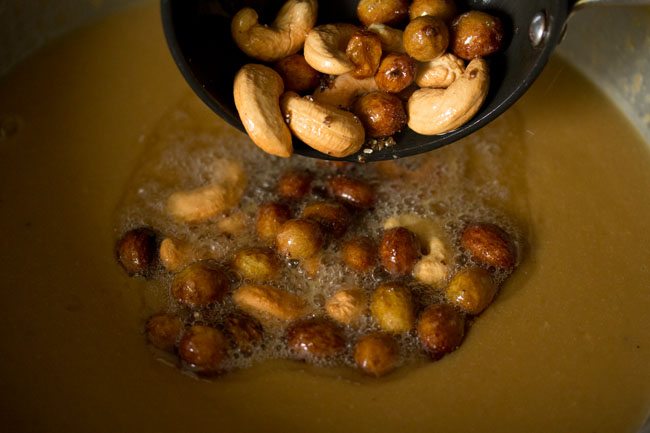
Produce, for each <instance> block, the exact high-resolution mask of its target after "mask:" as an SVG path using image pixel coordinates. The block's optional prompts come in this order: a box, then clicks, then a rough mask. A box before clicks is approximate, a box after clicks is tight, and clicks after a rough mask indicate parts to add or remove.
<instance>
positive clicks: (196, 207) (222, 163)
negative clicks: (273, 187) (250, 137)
mask: <svg viewBox="0 0 650 433" xmlns="http://www.w3.org/2000/svg"><path fill="white" fill-rule="evenodd" d="M213 170H214V172H213V176H212V180H211V183H210V184H208V185H206V186H202V187H199V188H195V189H192V190H188V191H178V192H175V193H173V194H171V195H170V196H169V198H168V199H167V212H168V213H169V214H170V215H171V216H173V217H174V218H176V219H179V220H181V221H185V222H201V221H205V220H208V219H210V218H212V217H214V216H216V215H218V214H220V213H223V212H226V211H227V210H229V209H231V208H233V207H235V206H236V205H237V204H239V200H240V199H241V196H242V195H243V194H244V190H245V189H246V184H247V179H246V173H245V172H244V168H243V167H242V166H241V164H239V163H237V162H235V161H232V160H229V159H218V160H217V161H216V162H215V164H214V167H213Z"/></svg>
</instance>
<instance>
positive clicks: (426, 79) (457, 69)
mask: <svg viewBox="0 0 650 433" xmlns="http://www.w3.org/2000/svg"><path fill="white" fill-rule="evenodd" d="M464 69H465V62H463V60H462V59H459V58H458V57H456V56H454V55H453V54H451V53H447V54H443V55H442V56H440V57H437V58H435V59H433V60H431V61H428V62H425V63H419V64H418V69H417V72H416V74H415V83H416V84H417V85H418V86H420V87H432V88H436V89H446V88H447V87H449V86H450V85H451V83H453V82H454V81H456V79H457V78H458V77H460V76H461V75H462V74H463V70H464Z"/></svg>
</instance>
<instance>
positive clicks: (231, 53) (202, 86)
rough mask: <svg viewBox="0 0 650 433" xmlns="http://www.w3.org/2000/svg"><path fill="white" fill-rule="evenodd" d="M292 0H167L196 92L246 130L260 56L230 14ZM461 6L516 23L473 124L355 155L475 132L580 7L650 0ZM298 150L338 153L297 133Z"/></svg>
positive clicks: (322, 17) (338, 14)
mask: <svg viewBox="0 0 650 433" xmlns="http://www.w3.org/2000/svg"><path fill="white" fill-rule="evenodd" d="M282 3H284V0H267V1H264V0H162V1H161V8H162V20H163V27H164V31H165V36H166V38H167V43H168V44H169V47H170V50H171V53H172V55H173V57H174V60H175V61H176V64H177V65H178V67H179V68H180V70H181V72H182V74H183V76H184V77H185V79H186V80H187V82H188V83H189V84H190V86H191V87H192V89H193V90H194V91H195V92H196V94H197V95H198V96H199V97H200V98H201V99H202V100H203V101H204V102H205V103H206V104H207V105H208V106H209V107H210V108H211V109H212V110H213V111H214V112H215V113H217V114H218V115H219V116H221V117H222V118H223V119H224V120H225V121H226V122H228V123H230V124H231V125H233V126H234V127H236V128H238V129H239V130H241V131H244V127H243V126H242V124H241V121H240V120H239V116H238V114H237V110H236V108H235V103H234V100H233V80H234V77H235V74H236V73H237V71H238V70H239V68H240V67H241V66H242V65H244V64H246V63H251V62H252V63H259V61H256V60H253V59H250V58H248V57H247V56H246V55H245V54H244V53H243V52H241V51H240V50H239V48H238V47H237V45H236V44H235V43H234V41H233V40H232V37H231V35H230V21H231V19H232V17H233V15H234V14H235V13H236V12H237V11H238V10H239V9H241V8H242V7H246V6H249V7H253V8H255V9H256V10H257V11H258V13H259V14H260V18H261V19H260V22H267V23H270V22H271V21H272V20H273V18H274V16H275V14H276V12H277V11H278V10H279V8H280V6H281V5H282ZM357 3H358V0H349V1H345V0H321V1H320V2H319V11H318V23H317V24H323V23H334V22H356V6H357ZM457 3H458V5H459V6H460V9H478V10H484V11H487V12H489V13H491V14H493V15H497V16H499V17H500V18H501V19H502V21H503V22H504V27H505V28H506V29H509V31H508V34H507V41H506V44H505V47H506V48H505V50H504V51H502V52H500V53H498V54H496V55H494V56H491V57H490V58H489V59H488V61H489V63H490V81H491V82H490V90H489V93H488V96H487V100H486V102H485V103H484V105H483V106H482V107H481V109H480V111H479V112H478V113H477V114H476V115H475V116H474V117H473V118H472V119H471V120H470V121H469V122H467V123H466V124H465V125H463V126H461V127H460V128H458V129H456V130H454V131H451V132H448V133H446V134H441V135H435V136H424V135H419V134H417V133H415V132H413V131H411V130H410V129H408V128H405V130H403V131H402V132H400V133H398V134H397V135H396V136H395V137H394V138H395V140H396V142H397V144H396V145H394V146H391V147H386V148H384V149H382V150H379V151H373V152H372V153H369V154H368V153H364V152H363V151H361V152H359V153H358V154H355V155H350V156H348V157H346V158H344V159H345V160H349V161H360V160H363V161H379V160H386V159H396V158H401V157H405V156H410V155H415V154H419V153H423V152H428V151H430V150H433V149H437V148H439V147H441V146H444V145H446V144H449V143H453V142H454V141H457V140H459V139H460V138H462V137H464V136H466V135H469V134H471V133H473V132H474V131H476V130H478V129H479V128H481V127H483V126H485V125H487V124H488V123H489V122H491V121H492V120H494V119H495V118H497V117H498V116H499V115H501V114H502V113H503V112H504V111H506V110H507V109H508V108H509V107H510V106H511V105H512V104H513V103H514V102H515V101H516V100H517V99H519V97H521V96H522V95H523V94H524V92H525V91H526V90H527V89H528V88H529V87H530V85H531V84H532V83H533V81H534V80H535V79H536V78H537V76H538V75H539V74H540V72H541V71H542V69H543V68H544V66H545V65H546V63H547V61H548V58H549V56H550V55H551V53H552V52H553V50H554V49H555V47H556V45H557V44H558V43H559V42H560V40H561V38H562V36H563V33H564V30H565V25H566V22H567V19H568V17H569V14H570V13H571V11H572V10H574V9H577V8H579V7H581V6H586V5H591V4H608V5H622V4H625V5H630V4H632V5H634V4H647V3H648V0H577V1H576V0H467V1H458V2H457ZM293 141H294V151H295V153H298V154H301V155H305V156H309V157H313V158H320V159H334V158H332V157H330V156H328V155H325V154H323V153H321V152H318V151H316V150H314V149H312V148H311V147H309V146H307V145H305V144H304V143H302V142H300V141H299V140H298V139H297V138H295V137H294V140H293Z"/></svg>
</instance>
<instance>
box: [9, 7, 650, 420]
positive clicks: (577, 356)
mask: <svg viewBox="0 0 650 433" xmlns="http://www.w3.org/2000/svg"><path fill="white" fill-rule="evenodd" d="M179 101H180V102H179ZM179 109H183V110H191V112H192V113H193V118H192V120H191V122H192V124H194V125H198V126H196V127H197V128H203V129H205V128H207V129H209V130H210V131H212V132H211V133H219V132H218V131H221V130H223V132H222V134H226V136H233V137H237V138H236V139H240V138H239V134H238V133H236V132H234V131H233V130H232V129H231V128H229V127H227V126H223V125H221V124H220V121H218V120H217V119H216V118H214V117H213V115H212V114H211V113H209V112H208V110H207V109H206V108H204V107H202V106H201V103H200V102H198V101H197V100H196V99H195V97H193V96H191V95H190V94H189V91H188V90H187V86H186V84H185V83H184V82H183V81H182V78H181V77H180V74H179V73H178V72H177V70H176V68H175V66H174V65H173V64H172V62H171V59H170V56H169V54H168V52H167V49H166V47H165V46H164V41H163V37H162V34H161V31H160V24H159V17H158V13H157V8H156V6H155V5H152V6H149V7H146V8H141V9H134V10H132V11H130V12H128V13H125V14H121V15H118V16H115V17H113V18H110V19H108V20H107V21H105V22H103V23H101V24H99V25H96V26H93V27H90V28H87V29H83V30H81V31H78V32H75V33H73V34H71V35H69V36H67V37H65V38H64V39H62V40H61V41H58V42H56V43H55V44H53V45H52V46H51V47H48V48H46V49H45V50H42V51H41V52H39V53H37V54H36V55H35V56H34V57H32V58H31V59H29V60H27V61H26V62H24V63H23V64H21V65H19V66H18V67H17V68H16V69H15V70H14V71H13V72H12V74H10V75H9V76H8V77H5V78H3V79H2V81H1V82H0V119H2V120H0V125H1V126H0V128H2V131H4V132H2V133H0V173H2V175H1V179H2V182H0V209H1V210H2V213H1V214H0V232H1V233H2V235H3V243H2V245H3V246H4V250H3V251H4V252H3V254H2V260H1V261H0V270H2V288H3V289H4V290H3V294H4V296H3V301H2V302H1V303H0V315H1V317H2V318H3V326H2V327H0V341H2V344H3V351H2V356H1V357H0V371H1V372H2V373H0V385H2V389H3V392H2V397H0V422H1V423H2V425H3V426H4V427H3V428H6V429H7V431H32V432H33V431H61V430H67V431H95V432H102V431H107V432H108V431H110V432H112V431H116V430H123V431H134V430H136V429H138V430H141V431H192V430H193V431H213V430H223V431H312V432H319V431H323V432H325V431H327V432H332V431H353V430H354V431H359V432H364V431H368V432H370V431H373V432H377V431H410V432H419V431H437V432H457V431H464V432H471V431H506V432H507V431H513V432H520V431H529V432H535V431H540V432H547V431H567V432H623V431H627V432H632V431H635V430H637V429H638V427H639V426H640V425H641V423H642V422H643V419H644V417H645V416H646V415H647V413H648V409H649V408H650V324H649V322H648V320H647V313H648V311H650V292H648V290H647V289H648V283H649V282H650V265H648V263H650V247H648V245H650V223H649V222H648V221H649V218H648V216H649V215H650V196H649V195H648V191H650V152H648V148H647V145H646V144H644V143H643V142H642V141H641V140H640V138H639V137H638V135H637V134H636V133H635V132H634V131H633V130H632V129H631V127H630V126H629V125H628V123H627V122H626V121H625V120H624V119H623V118H622V116H621V115H620V114H619V113H618V112H617V111H616V110H615V108H614V107H612V106H611V104H609V103H608V102H607V101H606V100H605V99H604V98H603V96H602V95H601V94H600V93H599V92H598V91H597V89H596V88H595V87H594V86H593V85H591V84H589V83H587V82H585V81H584V79H582V78H581V77H580V76H579V75H578V74H577V73H576V72H575V71H573V69H571V68H570V67H569V66H568V65H567V64H566V63H564V62H563V61H560V60H558V59H555V60H554V61H552V62H551V64H550V65H549V67H548V68H547V70H546V71H545V73H544V74H543V76H542V77H541V79H540V80H539V81H538V82H537V83H536V84H535V86H534V87H533V89H532V90H531V91H530V92H529V93H528V94H527V95H526V97H525V98H524V99H523V100H522V101H521V102H519V103H518V104H517V105H516V107H515V109H513V110H511V112H509V113H508V114H507V115H506V116H505V117H504V118H503V119H501V120H500V121H499V122H498V123H497V124H496V125H494V126H491V127H489V128H488V129H487V130H486V131H483V132H481V134H480V137H481V138H480V140H479V139H478V138H476V137H475V138H473V139H472V140H475V141H476V142H475V143H472V142H465V143H463V144H462V146H465V147H466V149H467V152H468V154H469V155H470V157H469V158H468V159H467V160H466V161H465V162H464V164H465V165H464V167H465V170H466V173H467V175H468V178H470V179H471V182H473V184H475V185H487V184H488V183H490V182H493V179H496V181H497V182H496V183H498V184H499V185H501V186H502V188H500V189H499V188H496V189H494V190H490V189H489V188H487V187H486V188H487V189H488V190H489V191H496V192H495V195H490V194H492V193H489V194H487V196H484V197H483V198H481V200H484V202H483V204H484V205H486V206H489V207H490V208H496V209H497V211H498V212H500V213H503V214H506V215H508V217H509V218H510V219H511V220H512V221H513V222H514V223H515V225H516V226H517V227H518V228H519V229H520V230H521V233H522V234H523V235H524V237H525V238H526V239H527V240H528V241H527V245H528V247H527V248H526V249H525V253H524V256H523V257H524V258H523V261H522V263H521V266H520V267H519V269H518V271H517V272H516V273H515V274H514V275H513V276H512V277H511V278H510V279H509V280H508V282H507V283H506V285H505V286H504V287H503V289H502V290H501V292H500V294H499V296H498V298H497V299H496V301H495V303H494V304H493V305H492V306H491V307H490V308H489V309H488V310H487V311H486V313H484V314H483V315H482V316H481V318H480V320H478V321H477V323H476V324H475V325H474V326H473V327H472V329H471V332H470V333H469V335H468V338H467V340H466V341H465V343H464V344H463V346H462V347H461V349H460V350H458V351H457V352H455V353H454V354H452V355H450V356H448V357H446V358H444V359H443V360H441V361H439V362H437V363H432V364H429V365H426V366H421V367H418V368H413V369H405V370H404V369H403V370H399V371H398V372H397V373H396V374H393V375H390V376H388V377H386V378H385V379H381V380H372V379H368V380H366V379H363V378H359V377H358V376H356V375H354V376H351V375H349V374H347V373H346V370H332V369H325V370H324V369H320V368H312V367H309V366H307V365H304V364H298V363H294V362H289V361H275V362H269V363H262V364H257V365H256V366H254V367H253V368H251V369H247V370H241V371H237V372H234V373H231V374H229V375H227V376H224V377H223V378H219V379H217V380H215V381H211V382H207V381H199V380H195V379H193V378H190V377H187V376H184V375H181V374H178V372H177V371H176V370H175V369H174V368H171V367H169V366H168V365H165V364H163V363H161V362H159V361H156V357H155V356H153V355H152V353H151V351H150V349H149V348H148V347H147V346H146V344H144V337H143V336H142V334H141V329H142V325H143V320H144V318H145V317H146V315H147V314H149V313H150V312H151V310H152V308H154V307H155V306H154V305H152V299H155V296H153V295H152V294H151V293H149V292H148V291H147V290H148V289H147V288H146V285H144V284H142V282H141V281H139V280H130V279H128V278H127V277H126V276H125V275H124V274H123V273H122V271H121V270H120V269H119V267H118V266H117V265H116V264H115V262H114V257H113V255H112V252H113V242H114V240H115V237H116V236H117V233H115V232H114V225H115V219H114V215H115V212H116V209H118V207H119V206H122V205H123V197H122V196H123V192H124V191H126V190H128V187H129V185H133V183H134V181H135V179H134V178H131V173H134V172H139V170H140V168H141V167H142V166H143V161H142V158H143V155H150V154H151V152H152V146H155V145H156V143H158V144H160V143H162V142H163V141H162V140H159V139H157V138H156V136H158V137H163V136H164V132H165V129H164V127H163V126H161V125H162V124H164V123H165V122H163V123H162V124H161V123H160V122H159V121H160V119H167V120H168V119H170V117H169V116H173V113H174V112H178V110H179ZM181 120H182V119H181ZM181 120H179V122H180V121H181ZM192 128H195V127H192ZM470 141H471V140H470ZM487 142H496V143H497V144H498V145H497V146H495V147H494V149H495V152H494V153H493V154H492V155H493V158H494V163H495V165H494V167H498V168H499V169H498V170H497V172H485V171H484V170H481V167H484V163H485V161H486V160H484V159H483V156H484V155H485V154H484V153H482V150H481V148H483V147H485V144H481V143H487ZM246 146H251V149H252V145H250V144H247V145H246ZM444 152H445V155H451V154H453V153H454V152H457V151H453V150H452V149H451V148H450V150H445V151H444ZM477 154H478V157H477ZM139 167H140V168H139ZM499 191H501V192H503V193H504V194H505V195H504V194H500V193H499ZM476 200H479V198H476ZM339 376H342V377H340V378H339Z"/></svg>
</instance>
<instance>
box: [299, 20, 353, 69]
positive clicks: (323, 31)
mask: <svg viewBox="0 0 650 433" xmlns="http://www.w3.org/2000/svg"><path fill="white" fill-rule="evenodd" d="M358 30H359V28H358V27H357V26H354V25H352V24H345V23H341V24H325V25H322V26H318V27H314V28H313V29H312V30H311V31H310V32H309V34H308V35H307V39H305V48H304V54H305V60H307V63H309V65H310V66H311V67H312V68H314V69H316V70H317V71H318V72H322V73H324V74H332V75H341V74H345V73H346V72H350V71H352V70H353V69H354V68H355V65H354V63H352V61H350V59H349V58H348V56H347V54H346V53H345V50H346V48H347V46H348V42H349V41H350V38H351V37H352V35H353V34H354V33H356V32H357V31H358Z"/></svg>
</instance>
